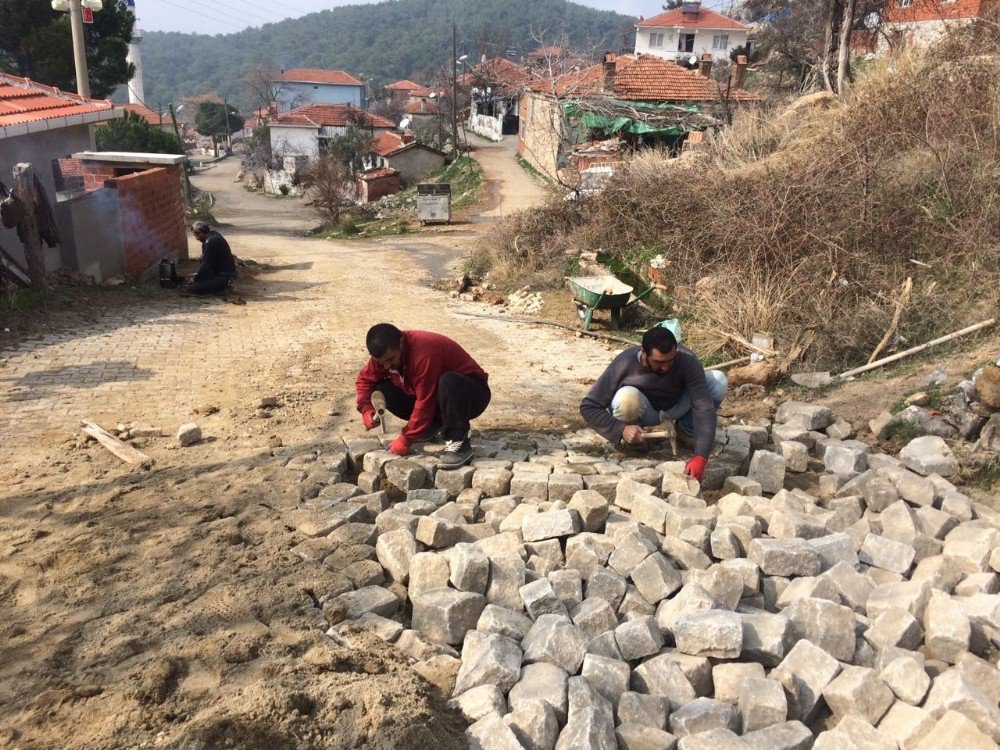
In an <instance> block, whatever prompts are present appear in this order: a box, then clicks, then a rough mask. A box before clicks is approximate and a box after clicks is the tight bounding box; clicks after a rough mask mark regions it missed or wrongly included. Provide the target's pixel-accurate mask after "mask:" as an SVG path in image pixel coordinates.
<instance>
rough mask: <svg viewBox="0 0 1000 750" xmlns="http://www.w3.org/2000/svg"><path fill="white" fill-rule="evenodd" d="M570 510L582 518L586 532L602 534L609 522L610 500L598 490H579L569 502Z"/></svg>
mask: <svg viewBox="0 0 1000 750" xmlns="http://www.w3.org/2000/svg"><path fill="white" fill-rule="evenodd" d="M569 509H570V510H573V511H576V512H577V514H578V515H579V516H580V521H581V523H582V524H583V530H584V531H593V532H598V533H599V532H602V531H604V524H605V522H606V521H607V520H608V511H609V510H610V504H609V503H608V499H607V498H606V497H604V495H602V494H601V493H600V492H597V491H596V490H579V491H577V492H575V493H574V494H573V497H572V499H571V500H570V501H569Z"/></svg>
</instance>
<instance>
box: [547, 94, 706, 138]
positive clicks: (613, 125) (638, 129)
mask: <svg viewBox="0 0 1000 750" xmlns="http://www.w3.org/2000/svg"><path fill="white" fill-rule="evenodd" d="M606 101H607V102H608V103H609V104H611V105H620V106H623V107H629V108H631V109H636V110H649V111H650V112H655V113H666V112H679V113H684V114H693V113H697V112H700V111H701V110H700V109H699V108H698V106H697V105H694V104H690V105H684V104H654V103H652V102H626V101H619V100H617V99H608V100H606ZM585 107H586V105H585V104H584V103H582V102H579V101H574V100H570V101H567V102H564V103H563V111H564V112H565V113H566V115H567V116H569V117H577V118H579V120H580V122H582V123H583V124H584V125H585V126H586V127H587V128H588V129H590V130H600V131H603V132H606V133H631V134H633V135H651V134H652V135H670V136H678V135H684V134H685V133H688V132H690V131H692V130H703V129H704V126H688V125H681V124H678V123H674V124H671V125H650V124H649V123H647V122H645V121H643V120H637V119H635V118H633V117H625V116H624V115H621V116H618V117H613V116H609V115H601V114H597V113H595V112H589V111H587V110H586V108H585Z"/></svg>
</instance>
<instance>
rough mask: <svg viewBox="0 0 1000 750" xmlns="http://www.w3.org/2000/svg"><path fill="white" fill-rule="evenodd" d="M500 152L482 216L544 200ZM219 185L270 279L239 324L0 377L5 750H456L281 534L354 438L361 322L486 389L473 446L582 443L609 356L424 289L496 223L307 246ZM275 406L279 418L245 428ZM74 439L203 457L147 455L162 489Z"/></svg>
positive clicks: (159, 314)
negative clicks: (194, 433)
mask: <svg viewBox="0 0 1000 750" xmlns="http://www.w3.org/2000/svg"><path fill="white" fill-rule="evenodd" d="M507 151H509V144H508V145H507V146H504V145H499V146H486V145H482V147H481V150H480V151H479V157H480V159H481V161H482V162H483V165H484V168H485V170H486V174H487V179H488V180H490V181H491V184H492V185H493V187H494V188H495V190H494V193H495V195H498V196H499V199H498V200H496V201H495V202H494V203H493V204H490V205H488V206H487V210H488V211H490V212H491V214H492V215H497V214H500V213H503V212H506V211H508V210H511V209H512V208H515V207H521V206H523V205H526V204H527V203H528V202H530V201H531V200H534V199H536V198H537V197H538V196H539V195H540V190H538V188H537V186H535V185H534V184H533V183H531V181H530V178H528V177H527V175H526V174H525V173H524V172H523V171H521V170H520V168H519V167H517V166H516V164H514V165H513V166H512V163H511V162H510V161H509V159H510V156H509V154H508V153H507ZM235 172H236V165H235V163H233V162H232V161H230V162H223V163H221V164H219V165H218V166H216V167H214V168H213V169H211V170H209V171H207V172H205V173H204V174H203V175H201V176H199V177H198V178H196V182H197V184H198V185H199V187H201V188H203V189H207V190H210V191H212V192H213V193H215V195H216V197H217V204H216V207H215V212H216V215H217V217H218V218H219V220H220V222H222V223H224V224H225V226H224V227H223V232H224V234H225V235H226V236H227V238H228V239H229V241H230V242H231V244H232V245H233V247H234V248H235V250H236V252H237V253H238V254H239V255H240V256H242V257H244V258H253V259H254V260H256V261H258V262H259V263H262V264H264V268H263V270H262V272H261V273H259V274H258V275H257V278H256V279H255V280H252V281H251V280H247V279H242V280H241V281H240V286H241V291H242V293H243V296H244V297H245V299H246V301H247V304H246V305H244V306H235V305H231V304H225V303H223V302H221V301H219V300H215V299H212V300H192V299H179V298H174V297H170V296H163V295H161V294H160V293H159V292H158V291H157V292H155V293H154V292H151V293H150V295H149V296H148V298H144V297H139V298H137V300H136V302H135V303H134V304H129V305H118V306H115V307H114V308H109V309H108V311H106V312H102V311H100V310H95V311H93V322H92V323H91V324H88V325H86V326H80V327H78V328H74V329H71V330H59V331H56V332H53V333H51V334H48V335H45V336H43V337H41V338H40V339H37V340H33V341H29V342H26V343H25V344H24V345H23V346H21V347H19V348H17V349H14V350H11V351H5V352H3V354H2V363H0V384H2V386H3V388H4V393H5V396H4V398H3V399H2V401H0V429H2V433H0V434H2V439H3V443H4V446H5V448H6V449H7V452H6V455H7V457H8V461H7V463H6V465H5V467H4V469H3V470H2V471H0V480H2V483H0V487H2V489H0V747H16V748H31V749H35V748H89V749H92V748H119V747H142V746H154V745H155V746H156V747H161V748H182V747H183V748H210V747H211V748H214V747H220V746H223V745H224V744H227V743H228V744H229V745H231V746H235V747H242V748H258V747H259V748H264V747H267V748H286V747H287V748H311V747H357V746H365V747H385V748H389V747H393V748H407V747H413V748H416V747H426V746H428V745H429V744H430V742H431V738H433V742H434V743H435V744H436V745H438V746H439V747H443V748H448V747H458V746H460V745H461V744H462V739H461V733H462V730H463V729H464V724H463V723H462V722H461V721H460V720H458V718H457V716H456V715H455V714H454V713H453V712H451V711H449V710H446V709H445V708H444V706H443V700H444V699H443V697H442V696H441V695H440V694H439V693H438V692H437V691H436V689H435V688H433V686H432V685H431V683H429V682H428V681H426V680H424V679H421V678H418V677H417V676H416V674H415V673H414V672H413V671H412V669H410V667H408V666H407V665H406V663H405V662H404V660H402V659H401V658H400V657H399V656H398V655H395V654H394V653H387V652H386V651H385V649H384V648H382V649H379V648H373V649H367V648H356V649H350V650H348V649H344V648H341V647H338V646H336V645H333V644H332V643H331V642H330V641H329V639H327V638H325V636H323V635H322V631H321V629H320V625H321V624H322V622H321V621H322V618H321V613H320V610H319V608H318V606H317V604H318V603H319V602H320V601H321V600H322V599H323V598H324V597H325V596H327V595H329V594H331V593H334V592H337V591H340V590H342V589H343V586H344V585H345V578H344V577H343V576H342V575H341V574H339V573H338V572H337V570H336V568H337V563H336V562H335V563H334V565H333V566H332V567H330V566H326V567H324V566H323V565H320V564H319V563H318V562H317V561H316V560H315V559H314V558H313V556H311V554H310V552H309V547H308V544H305V545H304V544H303V543H304V542H305V541H306V539H305V537H303V536H302V535H301V534H299V533H298V532H295V531H293V530H292V529H290V528H289V527H286V526H285V525H284V524H283V523H282V522H281V516H280V514H281V512H282V511H283V510H287V509H289V508H292V507H294V506H295V505H296V503H298V502H299V499H300V497H303V496H308V493H309V490H310V488H313V489H315V487H316V486H317V484H318V483H319V484H321V483H324V482H326V481H328V480H329V478H330V476H331V469H330V468H329V467H328V466H326V465H325V463H324V462H323V460H322V459H321V460H320V461H314V460H311V459H315V455H316V451H317V450H325V449H326V448H328V447H329V446H330V445H334V444H337V443H339V438H340V436H357V435H360V433H361V429H360V426H359V425H358V421H357V419H356V418H355V417H356V413H355V412H354V409H353V378H354V375H355V373H356V371H357V369H358V368H359V366H360V365H361V364H362V363H363V360H364V354H363V343H362V342H363V336H364V332H365V331H366V330H367V328H368V327H369V326H370V325H371V324H373V323H375V322H379V321H382V320H389V321H393V322H395V323H397V324H398V325H400V326H402V327H412V328H424V329H430V330H436V331H441V332H443V333H447V334H448V335H451V336H453V337H455V338H456V339H458V340H459V341H461V342H462V343H463V344H464V345H465V346H466V347H467V348H468V349H469V350H470V351H471V352H473V353H474V355H475V356H476V357H477V358H478V359H479V360H480V362H481V363H482V364H483V365H484V367H485V368H486V369H487V370H488V371H490V372H491V373H492V375H493V377H492V378H491V384H492V385H493V389H494V402H493V404H492V406H491V407H490V409H489V411H488V412H487V414H486V415H485V417H484V418H483V419H482V420H479V423H478V424H477V426H478V427H480V428H481V429H490V430H498V429H507V428H514V427H519V428H522V427H524V428H532V429H542V428H548V427H556V428H562V427H563V426H565V425H570V424H575V423H576V422H577V421H578V416H577V412H576V405H577V404H578V402H579V398H580V395H581V393H582V392H583V390H584V389H585V385H586V383H588V382H589V380H590V379H591V378H592V377H594V376H595V375H596V374H597V373H598V372H599V371H600V369H601V368H602V366H603V365H604V364H605V363H606V362H607V361H608V360H609V359H610V356H611V354H610V351H609V350H608V349H606V348H605V347H604V346H603V345H601V344H599V343H596V342H594V341H590V340H576V339H573V338H572V337H569V336H567V335H565V334H564V332H560V331H549V330H546V329H537V328H530V327H524V326H516V325H512V324H509V323H504V322H494V321H490V320H483V319H479V318H467V317H462V316H461V314H460V313H461V312H462V311H463V310H467V309H470V308H472V307H475V306H471V305H469V304H468V303H462V302H459V301H457V300H453V299H451V298H450V297H449V295H448V294H446V293H443V292H438V291H434V290H432V289H430V288H428V287H427V286H426V282H427V281H428V280H429V278H430V271H431V270H434V271H437V272H441V271H442V270H443V269H446V268H448V267H449V266H454V265H455V264H460V263H461V259H462V257H463V255H464V253H465V252H466V250H467V249H468V247H469V246H470V244H471V243H472V242H474V241H475V239H476V236H475V235H476V234H477V233H478V232H479V231H481V229H480V227H488V226H489V224H490V220H489V218H486V219H483V220H480V221H477V222H474V223H473V224H471V225H467V226H466V227H464V228H462V227H459V228H457V229H455V230H449V231H440V232H433V233H428V234H422V235H420V236H418V237H416V238H412V237H403V238H394V239H392V240H384V241H377V242H356V243H343V242H327V241H318V240H311V239H307V238H306V237H304V236H303V232H304V230H306V229H308V228H309V227H310V226H311V225H312V223H313V219H312V217H311V216H310V215H309V213H308V210H307V209H305V208H303V206H302V205H301V202H300V201H296V200H288V199H272V198H264V197H261V196H257V195H253V194H250V193H247V192H246V191H244V190H243V189H242V188H241V187H239V186H238V185H236V184H235V183H234V176H235ZM532 196H534V197H532ZM477 224H478V225H480V226H476V225H477ZM470 227H472V228H473V229H475V230H476V231H472V230H470ZM192 249H193V250H194V252H195V253H197V249H196V248H192ZM477 309H485V308H477ZM270 395H277V396H278V399H279V403H280V404H281V406H280V407H279V408H276V409H273V410H270V411H266V412H264V411H262V412H260V415H262V416H259V415H258V409H257V404H258V401H259V399H260V398H261V397H262V396H270ZM207 406H211V407H213V408H214V409H217V411H216V412H215V413H212V414H206V413H205V412H210V411H212V409H206V408H205V407H207ZM196 409H198V410H199V411H200V412H201V413H200V414H193V411H194V410H196ZM82 418H91V419H94V420H95V421H98V422H99V423H101V424H103V425H104V426H106V427H114V425H116V424H117V423H119V422H141V423H146V424H151V425H155V426H158V427H162V428H163V429H164V430H165V432H166V433H167V434H172V433H173V432H175V431H176V429H177V426H178V425H179V424H181V423H182V422H186V421H190V420H197V421H198V422H199V423H200V424H201V426H202V428H203V430H204V432H205V435H206V439H205V440H204V441H203V442H202V443H199V444H198V445H195V446H192V447H189V448H186V449H179V448H176V447H175V445H174V440H173V439H172V438H167V437H164V438H153V439H150V440H148V441H146V442H145V444H141V443H142V441H140V444H141V447H142V449H143V450H145V451H146V452H147V453H149V454H150V455H151V456H152V457H153V458H154V459H155V461H156V464H155V466H154V468H153V469H152V470H151V471H148V472H143V471H139V470H134V471H133V470H130V469H129V467H127V466H125V465H124V464H122V463H121V462H119V461H118V460H117V459H115V458H112V457H111V456H110V455H109V454H108V453H107V452H105V451H104V449H102V448H100V447H98V446H96V445H95V444H93V443H85V442H84V441H82V440H80V439H79V432H78V429H77V427H78V422H79V420H80V419H82ZM279 440H280V442H282V443H283V447H281V448H278V449H276V450H275V451H274V453H275V454H276V455H274V456H272V455H271V450H270V449H269V446H270V445H273V444H276V443H277V442H278V441H279ZM289 457H292V462H291V463H290V464H289V466H288V467H285V466H284V464H285V462H286V461H287V460H288V458H289ZM345 554H346V553H345ZM352 561H353V560H351V559H346V558H345V559H344V560H341V561H340V562H341V564H344V565H346V564H348V563H349V562H352ZM431 676H432V677H433V675H431Z"/></svg>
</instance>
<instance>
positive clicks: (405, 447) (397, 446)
mask: <svg viewBox="0 0 1000 750" xmlns="http://www.w3.org/2000/svg"><path fill="white" fill-rule="evenodd" d="M389 450H390V451H391V452H393V453H395V454H396V455H397V456H405V455H406V454H407V453H409V452H410V441H409V440H407V439H406V438H405V437H403V436H402V435H400V436H399V437H398V438H396V439H395V440H393V441H392V442H391V443H390V444H389Z"/></svg>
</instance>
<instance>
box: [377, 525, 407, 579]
mask: <svg viewBox="0 0 1000 750" xmlns="http://www.w3.org/2000/svg"><path fill="white" fill-rule="evenodd" d="M375 553H376V555H378V561H379V563H381V565H382V567H383V568H385V570H386V572H387V573H388V574H389V577H390V578H392V580H394V581H399V582H400V583H403V584H405V583H406V582H407V581H408V580H409V577H410V558H412V557H413V556H414V555H415V554H417V540H416V539H414V538H413V535H412V534H411V533H410V532H409V531H408V530H406V529H396V530H395V531H390V532H388V533H386V534H382V535H381V536H380V537H379V538H378V541H377V542H376V543H375Z"/></svg>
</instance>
